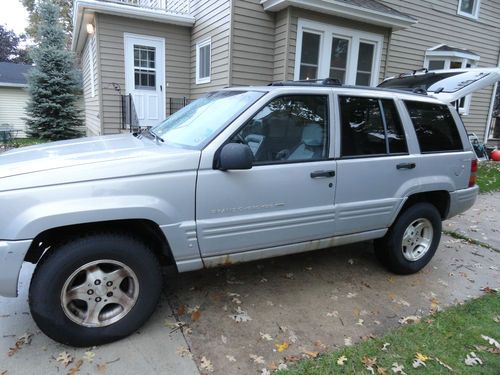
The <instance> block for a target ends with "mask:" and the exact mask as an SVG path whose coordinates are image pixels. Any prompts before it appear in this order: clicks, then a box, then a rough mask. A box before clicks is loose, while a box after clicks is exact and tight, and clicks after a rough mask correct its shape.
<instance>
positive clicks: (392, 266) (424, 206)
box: [374, 203, 441, 275]
mask: <svg viewBox="0 0 500 375" xmlns="http://www.w3.org/2000/svg"><path fill="white" fill-rule="evenodd" d="M419 219H427V220H428V221H429V222H430V224H431V225H432V231H433V233H432V240H431V241H430V246H429V248H428V250H427V252H425V254H424V255H423V256H422V257H421V258H419V259H417V260H408V259H407V258H406V257H405V255H404V254H403V236H404V234H405V231H406V229H407V228H408V227H409V226H410V225H411V224H412V223H414V222H415V221H416V220H419ZM440 240H441V216H440V214H439V211H438V210H437V209H436V207H435V206H434V205H432V204H430V203H416V204H414V205H412V206H410V207H408V208H407V209H406V210H405V211H404V212H403V213H401V214H400V215H399V216H398V218H397V219H396V221H395V222H394V224H393V225H392V227H391V228H390V229H389V232H388V233H387V234H386V235H385V237H383V238H381V239H379V240H376V241H374V249H375V255H376V257H377V258H378V260H379V261H380V262H381V263H382V264H383V265H384V266H385V267H386V268H387V269H388V270H389V271H391V272H394V273H397V274H401V275H408V274H412V273H416V272H418V271H420V270H421V269H422V268H424V267H425V266H426V265H427V264H428V263H429V262H430V260H431V259H432V257H433V256H434V254H435V253H436V250H437V247H438V245H439V241H440Z"/></svg>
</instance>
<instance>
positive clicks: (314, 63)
mask: <svg viewBox="0 0 500 375" xmlns="http://www.w3.org/2000/svg"><path fill="white" fill-rule="evenodd" d="M499 18H500V3H499V2H498V1H497V0H481V1H479V0H443V1H439V2H432V1H427V0H425V1H424V0H420V1H413V2H409V1H401V0H383V1H382V0H380V1H376V0H75V3H74V18H73V22H74V25H75V30H74V40H73V45H72V48H73V50H74V51H75V52H77V53H78V55H79V56H80V58H81V66H82V71H83V79H84V94H85V116H86V124H87V132H88V134H89V135H92V134H112V133H117V132H120V131H122V130H123V127H124V121H123V120H122V118H123V115H124V113H123V112H128V111H127V109H128V106H127V105H126V104H127V103H126V102H124V101H122V97H121V94H131V97H132V98H133V102H134V107H135V111H136V113H137V118H138V121H139V124H140V125H141V126H149V125H154V124H155V123H157V122H158V121H160V120H161V119H162V118H164V117H165V116H167V115H169V114H170V113H172V112H174V111H175V110H176V109H178V108H179V106H182V105H183V104H184V103H185V102H187V100H189V99H194V98H197V97H199V96H200V95H202V94H204V93H206V92H209V91H212V90H216V89H220V88H223V87H227V86H239V85H266V84H268V83H270V82H272V81H276V80H291V79H308V78H309V79H314V78H324V77H328V76H330V77H335V78H338V79H340V80H341V81H342V83H345V84H359V85H377V84H378V83H379V82H380V81H381V80H382V79H383V78H385V77H388V76H392V75H395V74H400V73H403V72H408V71H411V70H414V69H419V68H422V67H427V68H429V69H438V68H457V67H467V66H496V65H497V64H498V62H499V60H498V58H499V47H500V30H499V27H498V19H499ZM122 103H125V105H123V104H122ZM460 105H461V107H462V109H461V112H462V114H463V118H464V122H465V124H466V126H467V128H468V130H469V131H470V132H472V131H473V132H475V133H476V134H478V136H480V137H486V138H487V135H488V134H493V133H494V132H493V130H492V129H490V126H489V125H490V124H491V123H492V121H491V120H488V119H491V118H492V116H493V113H494V111H493V109H492V107H493V88H488V89H486V90H482V91H481V92H479V93H477V94H474V95H472V97H471V98H464V99H463V100H462V101H461V103H460ZM125 115H126V113H125ZM125 117H126V116H125ZM125 123H126V122H125Z"/></svg>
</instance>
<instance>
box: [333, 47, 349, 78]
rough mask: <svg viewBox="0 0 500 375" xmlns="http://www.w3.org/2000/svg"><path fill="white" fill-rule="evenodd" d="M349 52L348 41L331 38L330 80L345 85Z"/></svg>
mask: <svg viewBox="0 0 500 375" xmlns="http://www.w3.org/2000/svg"><path fill="white" fill-rule="evenodd" d="M348 52H349V40H348V39H340V38H335V37H333V38H332V55H331V59H330V78H336V79H338V80H339V81H340V82H341V83H345V79H346V69H347V56H348V55H347V54H348Z"/></svg>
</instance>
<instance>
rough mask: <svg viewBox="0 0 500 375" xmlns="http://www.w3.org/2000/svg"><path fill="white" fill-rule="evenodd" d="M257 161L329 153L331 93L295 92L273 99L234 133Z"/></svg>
mask: <svg viewBox="0 0 500 375" xmlns="http://www.w3.org/2000/svg"><path fill="white" fill-rule="evenodd" d="M233 141H234V142H244V143H246V144H247V145H248V146H250V149H251V150H252V152H253V155H254V160H255V163H256V164H259V163H260V164H262V163H286V162H289V161H300V160H304V161H310V160H321V159H326V158H327V157H328V96H326V95H292V96H282V97H279V98H276V99H274V100H272V101H271V102H270V103H269V104H268V105H267V106H266V107H264V108H263V109H262V110H261V111H260V112H259V113H257V115H255V116H254V117H253V119H252V120H250V121H249V122H248V123H247V124H246V125H245V126H244V127H243V128H242V129H241V130H240V131H239V132H238V134H237V135H236V136H235V137H234V139H233Z"/></svg>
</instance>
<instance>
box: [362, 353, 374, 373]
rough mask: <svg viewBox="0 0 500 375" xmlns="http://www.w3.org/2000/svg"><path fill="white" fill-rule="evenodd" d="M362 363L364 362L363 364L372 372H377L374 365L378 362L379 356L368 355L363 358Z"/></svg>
mask: <svg viewBox="0 0 500 375" xmlns="http://www.w3.org/2000/svg"><path fill="white" fill-rule="evenodd" d="M361 363H362V364H363V366H365V368H366V369H367V370H368V371H370V372H371V373H372V374H375V370H374V369H373V366H375V365H376V364H377V357H372V358H370V357H368V356H366V355H365V356H364V357H363V359H362V360H361Z"/></svg>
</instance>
